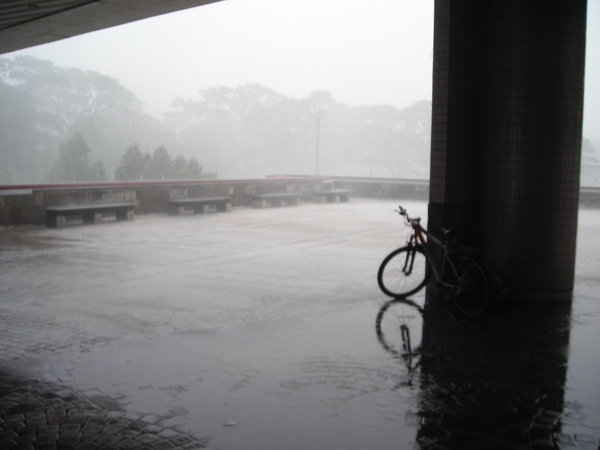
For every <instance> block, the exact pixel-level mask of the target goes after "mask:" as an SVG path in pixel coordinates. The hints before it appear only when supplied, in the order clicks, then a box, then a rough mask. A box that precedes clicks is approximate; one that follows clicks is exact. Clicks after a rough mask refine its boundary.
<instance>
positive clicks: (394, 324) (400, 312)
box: [375, 299, 423, 369]
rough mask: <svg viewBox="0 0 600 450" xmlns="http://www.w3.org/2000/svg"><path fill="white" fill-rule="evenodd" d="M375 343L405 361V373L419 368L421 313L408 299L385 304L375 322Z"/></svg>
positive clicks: (417, 306)
mask: <svg viewBox="0 0 600 450" xmlns="http://www.w3.org/2000/svg"><path fill="white" fill-rule="evenodd" d="M375 331H376V333H377V339H378V340H379V343H380V344H381V345H382V347H383V348H384V349H385V350H386V351H388V352H389V353H391V354H392V355H394V356H397V357H400V358H402V359H403V360H404V362H405V364H406V366H407V368H408V369H413V368H415V367H416V366H417V365H418V364H419V360H420V356H421V339H422V334H423V309H422V308H421V307H420V306H419V305H418V304H416V303H415V302H413V301H411V300H408V299H394V300H389V301H388V302H387V303H385V304H384V305H383V306H382V307H381V309H380V310H379V313H378V314H377V319H376V320H375Z"/></svg>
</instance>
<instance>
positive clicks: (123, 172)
mask: <svg viewBox="0 0 600 450" xmlns="http://www.w3.org/2000/svg"><path fill="white" fill-rule="evenodd" d="M144 169H145V167H144V156H143V155H142V152H141V151H140V147H139V145H138V144H137V143H135V144H131V145H130V146H129V147H127V150H125V153H123V156H121V163H120V164H119V166H118V167H117V169H116V171H115V179H116V180H141V179H142V178H143V176H144Z"/></svg>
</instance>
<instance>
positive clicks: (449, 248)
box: [377, 206, 488, 317]
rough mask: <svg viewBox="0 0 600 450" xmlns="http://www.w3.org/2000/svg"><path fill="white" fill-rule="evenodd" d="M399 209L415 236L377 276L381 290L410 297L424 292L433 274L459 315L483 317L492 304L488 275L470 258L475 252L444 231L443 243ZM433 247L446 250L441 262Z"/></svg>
mask: <svg viewBox="0 0 600 450" xmlns="http://www.w3.org/2000/svg"><path fill="white" fill-rule="evenodd" d="M399 208H400V211H396V212H397V213H398V214H400V215H401V216H402V217H404V222H405V224H406V225H407V226H410V227H412V229H413V233H411V235H410V237H409V238H408V242H407V245H406V246H405V247H402V248H399V249H397V250H394V251H393V252H392V253H390V254H389V255H388V256H387V257H386V258H385V259H384V260H383V262H382V263H381V266H380V267H379V272H378V274H377V282H378V283H379V287H380V288H381V290H382V291H383V292H384V293H385V294H387V295H389V296H391V297H395V298H404V297H408V296H409V295H412V294H414V293H415V292H418V291H419V290H420V289H422V288H423V286H425V285H426V284H427V282H428V281H429V278H430V277H431V274H432V273H433V276H434V277H435V279H436V281H437V285H438V286H439V287H440V288H441V290H442V292H443V293H444V294H445V296H446V297H448V298H450V299H452V301H453V303H454V305H455V306H456V308H457V309H458V311H459V312H461V313H462V314H464V315H466V316H471V317H474V316H478V315H480V314H481V313H483V311H484V310H485V308H486V306H487V304H488V285H487V281H486V276H485V272H484V271H483V269H482V268H481V266H480V265H479V263H478V262H477V261H476V260H475V259H474V258H473V257H471V256H469V254H472V252H468V251H467V250H466V249H461V248H459V247H458V246H457V245H456V237H457V232H456V231H450V230H445V229H442V232H443V233H444V238H445V242H442V241H440V240H439V239H437V238H436V237H435V236H433V235H431V234H430V233H429V232H428V231H427V230H426V229H425V228H423V226H422V225H421V218H420V217H415V218H411V217H409V215H408V213H407V212H406V210H405V209H404V208H402V207H401V206H400V207H399ZM425 236H427V240H425ZM426 244H427V245H426ZM432 244H433V245H435V246H437V247H438V248H440V249H441V250H442V256H441V259H438V258H436V257H435V255H434V253H433V252H432V251H431V247H430V246H431V245H432Z"/></svg>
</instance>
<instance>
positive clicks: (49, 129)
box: [0, 56, 177, 181]
mask: <svg viewBox="0 0 600 450" xmlns="http://www.w3.org/2000/svg"><path fill="white" fill-rule="evenodd" d="M0 99H1V100H0V167H13V168H14V170H15V171H16V172H18V173H20V174H21V175H22V176H26V177H27V179H28V180H35V178H36V177H38V176H39V175H38V174H39V173H45V172H46V170H47V167H48V166H49V164H50V163H51V161H52V159H53V158H54V157H55V156H56V155H54V154H53V153H54V152H55V151H56V149H57V148H58V146H59V144H60V143H61V142H63V141H66V140H68V139H69V138H70V136H71V135H72V134H73V133H74V132H81V133H82V134H83V135H84V136H85V137H86V141H87V143H88V144H89V145H90V146H91V147H92V148H94V150H95V151H96V152H98V153H99V154H102V158H103V163H106V164H107V167H109V169H110V171H111V172H113V173H114V170H115V168H116V167H117V165H118V163H119V157H120V156H121V155H120V152H118V151H116V149H121V148H125V147H126V146H127V145H128V144H129V143H130V142H133V141H137V142H139V143H140V144H141V145H146V146H149V147H154V146H156V145H157V144H158V143H167V144H169V145H171V146H173V147H176V146H177V144H176V141H175V137H174V135H173V133H170V132H167V131H166V130H165V129H164V128H163V126H162V124H161V123H160V122H159V121H158V120H157V119H154V118H153V117H151V116H149V115H148V114H144V112H143V104H142V102H141V101H140V100H139V99H138V98H137V97H136V96H135V95H134V94H133V92H131V91H130V90H128V89H126V88H125V87H124V86H122V85H121V84H120V82H119V81H118V80H116V79H114V78H111V77H108V76H106V75H103V74H100V73H97V72H93V71H82V70H79V69H70V68H64V67H59V66H56V65H54V64H53V63H52V62H50V61H44V60H41V59H37V58H34V57H31V56H18V57H14V58H5V57H2V58H0ZM36 181H39V180H36Z"/></svg>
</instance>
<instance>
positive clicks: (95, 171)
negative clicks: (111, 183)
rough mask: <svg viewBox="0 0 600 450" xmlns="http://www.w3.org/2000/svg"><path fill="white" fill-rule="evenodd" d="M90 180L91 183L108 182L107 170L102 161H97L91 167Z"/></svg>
mask: <svg viewBox="0 0 600 450" xmlns="http://www.w3.org/2000/svg"><path fill="white" fill-rule="evenodd" d="M89 180H91V181H108V175H107V174H106V168H105V167H104V163H103V162H102V160H101V159H97V160H95V161H94V162H93V163H92V165H91V166H90V174H89Z"/></svg>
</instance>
